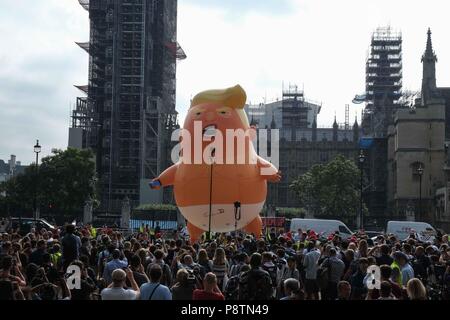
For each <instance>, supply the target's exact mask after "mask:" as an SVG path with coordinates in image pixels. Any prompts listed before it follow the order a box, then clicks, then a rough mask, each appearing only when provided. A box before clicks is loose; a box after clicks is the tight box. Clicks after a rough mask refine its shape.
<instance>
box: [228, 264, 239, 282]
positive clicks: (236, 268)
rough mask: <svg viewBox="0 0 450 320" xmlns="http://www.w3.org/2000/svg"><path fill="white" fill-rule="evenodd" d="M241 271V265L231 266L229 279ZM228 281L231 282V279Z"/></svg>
mask: <svg viewBox="0 0 450 320" xmlns="http://www.w3.org/2000/svg"><path fill="white" fill-rule="evenodd" d="M241 269H242V265H241V264H234V265H232V266H231V269H230V278H231V277H234V276H237V275H239V274H240V273H241ZM229 280H231V279H229Z"/></svg>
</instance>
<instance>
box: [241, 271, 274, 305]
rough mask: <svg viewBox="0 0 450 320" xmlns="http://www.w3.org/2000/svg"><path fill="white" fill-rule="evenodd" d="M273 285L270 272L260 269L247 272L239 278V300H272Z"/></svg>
mask: <svg viewBox="0 0 450 320" xmlns="http://www.w3.org/2000/svg"><path fill="white" fill-rule="evenodd" d="M272 293H273V287H272V283H271V279H270V276H269V274H268V273H267V272H266V271H264V270H260V269H253V270H250V271H248V272H245V273H243V274H242V275H241V277H240V279H239V300H250V301H252V300H253V301H254V300H270V299H271V298H272Z"/></svg>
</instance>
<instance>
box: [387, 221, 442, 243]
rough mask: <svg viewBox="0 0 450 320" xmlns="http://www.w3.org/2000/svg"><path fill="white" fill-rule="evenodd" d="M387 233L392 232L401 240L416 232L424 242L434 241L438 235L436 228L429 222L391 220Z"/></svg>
mask: <svg viewBox="0 0 450 320" xmlns="http://www.w3.org/2000/svg"><path fill="white" fill-rule="evenodd" d="M386 233H387V234H391V233H392V234H393V235H394V236H396V237H397V238H398V239H399V240H405V239H407V238H408V237H409V235H410V234H411V233H415V234H416V237H417V238H418V240H420V241H424V242H428V241H430V242H433V241H434V238H435V236H436V230H435V229H434V228H433V227H432V226H431V225H430V224H429V223H426V222H414V221H389V222H388V224H387V228H386Z"/></svg>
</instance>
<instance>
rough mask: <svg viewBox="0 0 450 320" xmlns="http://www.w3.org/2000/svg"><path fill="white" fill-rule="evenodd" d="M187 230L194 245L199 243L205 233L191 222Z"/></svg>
mask: <svg viewBox="0 0 450 320" xmlns="http://www.w3.org/2000/svg"><path fill="white" fill-rule="evenodd" d="M187 228H188V231H189V236H190V238H191V242H192V243H194V242H197V241H198V240H199V239H200V237H201V236H202V234H203V232H204V231H203V230H202V229H200V228H197V227H196V226H194V225H193V224H192V223H190V222H188V225H187Z"/></svg>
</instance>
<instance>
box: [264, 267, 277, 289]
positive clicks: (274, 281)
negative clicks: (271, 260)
mask: <svg viewBox="0 0 450 320" xmlns="http://www.w3.org/2000/svg"><path fill="white" fill-rule="evenodd" d="M263 269H264V270H265V271H267V273H268V274H269V276H270V279H271V280H272V287H276V286H277V276H278V268H277V266H276V265H273V266H270V267H267V266H264V265H263Z"/></svg>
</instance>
